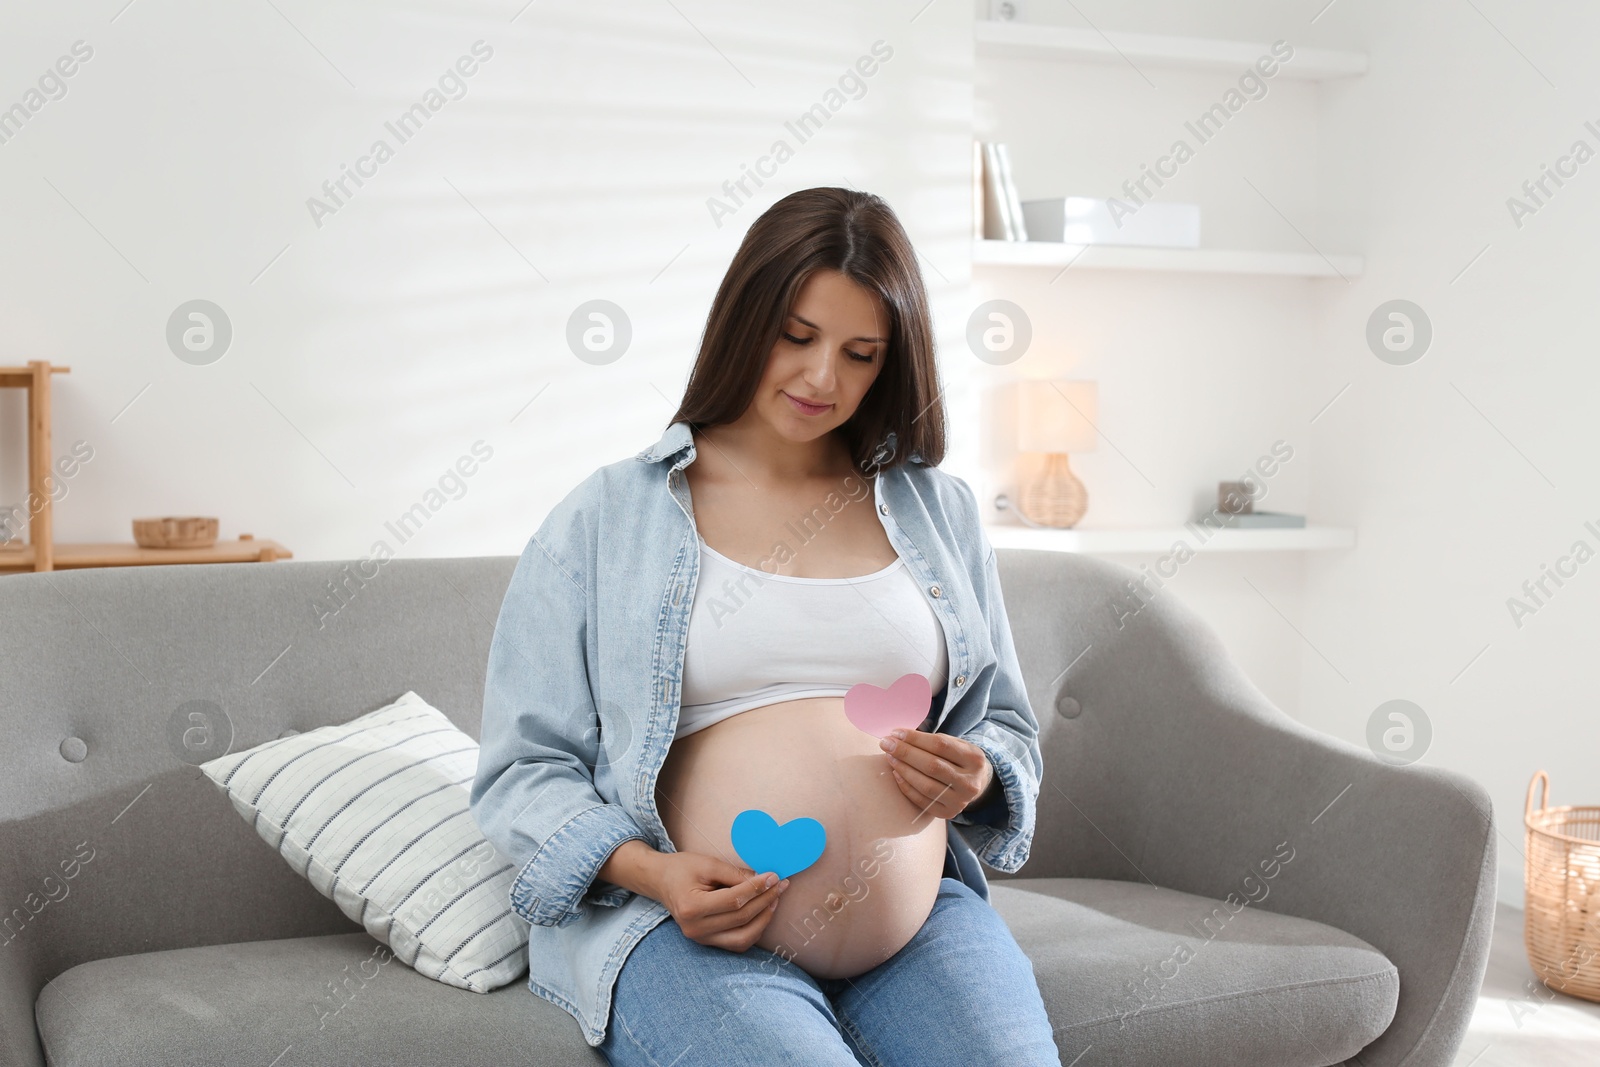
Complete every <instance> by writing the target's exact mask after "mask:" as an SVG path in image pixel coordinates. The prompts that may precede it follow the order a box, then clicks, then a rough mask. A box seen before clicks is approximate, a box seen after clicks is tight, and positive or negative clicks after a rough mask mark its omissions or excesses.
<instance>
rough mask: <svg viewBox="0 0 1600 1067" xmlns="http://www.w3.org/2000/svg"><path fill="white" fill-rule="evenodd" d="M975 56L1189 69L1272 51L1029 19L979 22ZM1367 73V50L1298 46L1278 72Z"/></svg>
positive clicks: (1240, 66)
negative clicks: (1030, 21) (1045, 23)
mask: <svg viewBox="0 0 1600 1067" xmlns="http://www.w3.org/2000/svg"><path fill="white" fill-rule="evenodd" d="M977 44H978V55H980V56H993V57H997V58H1011V57H1019V56H1020V57H1025V58H1029V59H1064V60H1079V61H1087V62H1091V63H1124V62H1131V63H1133V64H1134V65H1136V66H1138V65H1150V66H1160V67H1187V68H1189V69H1191V70H1226V71H1229V72H1231V73H1235V74H1237V73H1240V72H1242V71H1243V70H1244V69H1245V68H1246V67H1252V66H1254V65H1255V62H1256V60H1257V59H1259V58H1261V57H1262V56H1264V55H1270V54H1271V52H1272V46H1271V45H1270V44H1253V43H1250V42H1248V41H1218V40H1212V39H1210V38H1203V37H1168V36H1163V35H1157V34H1149V33H1104V34H1103V33H1101V32H1099V31H1098V30H1091V29H1078V28H1076V27H1072V26H1047V25H1040V24H1038V23H1027V22H997V21H994V20H991V19H979V20H978V22H977ZM1366 72H1367V54H1366V53H1365V52H1345V51H1334V50H1332V49H1327V48H1296V49H1295V50H1294V55H1293V57H1292V58H1290V60H1289V61H1288V62H1287V63H1282V64H1280V65H1279V67H1278V71H1277V74H1276V75H1275V76H1277V77H1284V78H1298V79H1302V80H1308V81H1325V80H1328V79H1331V78H1352V77H1358V76H1360V75H1362V74H1365V73H1366Z"/></svg>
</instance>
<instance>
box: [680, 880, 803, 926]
mask: <svg viewBox="0 0 1600 1067" xmlns="http://www.w3.org/2000/svg"><path fill="white" fill-rule="evenodd" d="M769 877H771V878H774V879H776V878H777V876H776V874H774V873H773V872H770V871H768V872H765V873H762V874H758V875H756V876H754V877H753V878H748V879H746V880H745V881H743V882H740V883H739V884H738V885H735V886H729V887H728V888H727V889H718V890H716V891H715V892H712V893H708V894H706V898H705V904H706V907H705V910H704V911H702V912H701V915H700V921H699V923H698V924H697V925H698V928H699V929H700V930H701V931H702V932H704V933H713V934H715V933H723V932H726V931H730V930H736V929H738V928H739V927H741V926H744V925H746V924H747V923H750V922H752V921H754V920H756V919H760V918H761V916H762V913H763V912H766V911H770V910H771V909H772V907H773V906H774V905H775V904H776V903H777V902H778V899H779V897H780V896H781V895H782V893H783V891H784V890H785V889H787V888H788V886H789V880H788V879H786V878H785V879H777V880H776V881H775V882H774V884H773V885H771V886H770V887H769V886H768V885H767V879H768V878H769Z"/></svg>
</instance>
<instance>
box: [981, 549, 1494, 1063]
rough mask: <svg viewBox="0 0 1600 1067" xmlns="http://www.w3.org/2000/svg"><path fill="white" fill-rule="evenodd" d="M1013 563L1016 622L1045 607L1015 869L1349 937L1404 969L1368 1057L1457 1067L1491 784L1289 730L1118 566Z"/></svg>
mask: <svg viewBox="0 0 1600 1067" xmlns="http://www.w3.org/2000/svg"><path fill="white" fill-rule="evenodd" d="M1005 555H1006V557H1007V558H1006V559H1005V560H1003V561H1002V567H1003V569H1004V572H1005V574H1006V576H1007V577H1008V578H1009V579H1010V581H1007V582H1006V588H1007V597H1008V600H1009V599H1010V598H1011V597H1012V596H1013V594H1012V592H1011V590H1012V589H1013V588H1015V589H1016V590H1017V593H1016V594H1015V596H1016V599H1017V600H1018V601H1019V606H1018V608H1017V609H1015V612H1014V617H1016V616H1027V615H1029V614H1030V613H1036V616H1037V617H1036V618H1035V619H1033V620H1031V621H1033V622H1034V623H1035V624H1034V625H1032V626H1030V627H1029V628H1028V629H1029V631H1030V632H1029V636H1028V639H1027V640H1026V641H1024V640H1023V639H1022V637H1021V635H1020V634H1019V647H1020V649H1021V652H1020V655H1021V656H1022V658H1023V664H1024V672H1025V674H1026V675H1027V676H1028V678H1029V679H1030V693H1029V696H1030V700H1031V701H1032V703H1033V705H1034V707H1036V708H1038V709H1040V710H1039V718H1040V727H1041V746H1042V748H1043V752H1044V777H1043V783H1042V786H1041V789H1040V796H1039V814H1038V828H1037V831H1036V836H1035V842H1034V849H1033V854H1032V856H1031V857H1030V859H1029V862H1028V863H1027V864H1026V865H1025V866H1024V867H1023V869H1022V870H1021V871H1020V872H1019V876H1020V877H1050V876H1056V877H1091V878H1115V879H1123V880H1130V881H1148V882H1151V883H1154V884H1155V885H1158V886H1163V887H1166V888H1171V889H1177V890H1182V891H1185V892H1189V893H1196V894H1200V895H1203V896H1208V897H1212V898H1215V899H1219V900H1225V899H1227V898H1228V897H1229V895H1230V894H1232V895H1234V896H1236V897H1242V898H1244V899H1246V900H1247V901H1249V903H1250V906H1254V907H1261V908H1264V909H1266V910H1269V911H1277V912H1282V913H1285V914H1290V915H1295V916H1299V917H1302V918H1307V919H1313V920H1316V921H1319V922H1323V923H1327V924H1328V925H1330V926H1334V927H1337V928H1339V929H1341V930H1344V931H1347V932H1348V933H1351V934H1354V935H1356V936H1357V937H1360V938H1362V939H1363V940H1365V941H1367V942H1369V943H1370V944H1371V945H1373V946H1374V947H1375V948H1377V949H1378V950H1379V951H1381V952H1383V953H1384V954H1385V955H1386V956H1387V957H1388V958H1389V960H1390V961H1391V962H1393V963H1394V964H1395V966H1396V968H1397V969H1398V970H1399V972H1400V997H1399V1004H1398V1007H1397V1009H1396V1014H1395V1018H1394V1021H1393V1022H1392V1023H1391V1024H1390V1026H1389V1028H1388V1029H1387V1030H1386V1031H1385V1032H1384V1034H1383V1035H1382V1036H1381V1037H1380V1038H1378V1039H1377V1040H1376V1041H1374V1042H1373V1043H1372V1044H1371V1045H1369V1046H1367V1048H1366V1049H1365V1050H1363V1051H1362V1053H1361V1062H1362V1064H1363V1065H1365V1067H1383V1065H1392V1064H1406V1065H1408V1067H1420V1065H1435V1064H1437V1065H1444V1064H1448V1063H1449V1062H1450V1060H1451V1058H1452V1056H1453V1054H1454V1052H1455V1050H1456V1048H1457V1047H1458V1046H1459V1045H1460V1043H1461V1040H1462V1038H1463V1037H1464V1036H1465V1032H1466V1026H1467V1023H1468V1021H1469V1019H1470V1016H1471V1013H1472V1009H1473V1006H1474V1004H1475V1002H1476V996H1477V991H1478V987H1479V985H1480V983H1481V981H1482V977H1483V972H1484V969H1485V967H1486V965H1487V959H1488V948H1489V937H1490V933H1491V930H1492V924H1493V915H1494V898H1495V881H1496V869H1495V854H1496V836H1497V831H1496V828H1495V825H1494V818H1493V808H1492V806H1491V804H1490V801H1489V798H1488V795H1487V794H1486V792H1485V791H1484V790H1483V788H1482V787H1481V786H1479V785H1478V784H1477V783H1476V782H1474V781H1472V780H1471V779H1468V778H1466V777H1465V776H1463V775H1460V774H1457V773H1454V772H1451V771H1447V770H1443V769H1440V768H1436V767H1430V766H1426V765H1419V764H1413V765H1411V766H1396V765H1393V764H1391V763H1389V762H1387V761H1385V760H1383V759H1380V758H1378V757H1377V756H1375V755H1374V754H1372V753H1371V752H1369V751H1368V750H1367V749H1366V748H1365V747H1361V746H1357V745H1353V744H1350V743H1347V742H1344V741H1341V740H1338V739H1336V738H1333V737H1330V736H1327V735H1324V734H1321V733H1319V732H1317V731H1315V730H1312V729H1310V728H1308V727H1306V726H1304V725H1301V724H1300V723H1298V722H1296V721H1295V720H1293V719H1291V718H1290V717H1289V716H1288V715H1286V714H1284V713H1283V712H1281V711H1279V710H1278V709H1277V708H1276V707H1274V706H1273V705H1272V703H1271V702H1270V701H1268V700H1267V699H1266V697H1265V696H1263V695H1262V694H1261V692H1260V691H1259V690H1257V689H1256V688H1255V686H1254V685H1253V684H1252V683H1251V682H1250V681H1249V679H1248V678H1247V677H1246V676H1245V675H1244V673H1243V672H1242V671H1241V670H1240V669H1239V668H1238V667H1237V665H1236V664H1234V663H1233V661H1232V660H1231V659H1230V658H1229V657H1228V654H1227V652H1226V650H1225V649H1224V647H1223V646H1222V644H1221V642H1220V641H1219V640H1218V638H1217V637H1216V635H1215V634H1214V633H1213V632H1212V630H1211V629H1210V628H1209V626H1208V625H1207V624H1205V623H1204V622H1203V621H1202V620H1201V619H1200V618H1199V616H1198V615H1196V614H1195V613H1194V612H1193V611H1192V610H1190V609H1188V608H1187V607H1185V606H1184V605H1183V604H1182V603H1181V602H1180V601H1179V599H1178V597H1177V595H1175V594H1174V592H1173V591H1172V590H1170V589H1167V590H1161V591H1159V592H1157V593H1156V594H1155V595H1154V596H1150V595H1149V592H1148V590H1146V591H1145V596H1144V597H1143V599H1142V600H1139V599H1130V597H1132V596H1133V594H1132V591H1131V590H1130V587H1129V585H1128V584H1126V583H1128V582H1129V581H1130V580H1131V579H1134V578H1136V577H1138V576H1137V575H1136V574H1135V572H1133V571H1130V570H1128V569H1126V568H1123V567H1120V566H1117V565H1115V564H1111V563H1108V562H1105V561H1101V560H1093V559H1089V558H1086V557H1081V556H1079V557H1062V556H1055V557H1054V558H1053V559H1051V558H1048V557H1050V556H1052V555H1053V554H1049V553H1041V552H1025V551H1015V552H1009V553H1005ZM1025 557H1034V558H1031V559H1029V558H1025ZM1003 580H1004V579H1003ZM1141 605H1142V606H1141ZM1130 607H1135V608H1137V610H1135V611H1131V612H1130V610H1129V608H1130ZM1039 618H1043V619H1045V620H1046V621H1044V622H1042V624H1041V623H1040V622H1039ZM1074 660H1076V662H1074ZM1068 664H1071V667H1070V669H1067V670H1064V668H1065V667H1067V665H1068ZM1313 669H1314V668H1313ZM1329 677H1330V678H1333V679H1334V680H1333V681H1332V682H1331V683H1330V684H1332V685H1337V686H1343V685H1344V684H1345V683H1343V682H1340V681H1338V680H1337V678H1335V677H1334V676H1333V675H1332V674H1330V675H1329ZM1034 680H1038V682H1039V683H1040V685H1041V687H1043V686H1049V687H1050V688H1049V689H1048V690H1047V691H1036V690H1034V689H1033V688H1032V683H1033V682H1034ZM1352 688H1353V687H1352ZM1351 696H1352V697H1353V698H1354V699H1359V697H1358V696H1357V695H1356V694H1355V693H1354V692H1352V694H1351ZM1358 712H1360V709H1358ZM1360 718H1361V720H1362V721H1363V722H1364V720H1365V714H1364V712H1360ZM1285 857H1288V858H1287V859H1286V858H1285Z"/></svg>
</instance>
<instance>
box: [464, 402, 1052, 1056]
mask: <svg viewBox="0 0 1600 1067" xmlns="http://www.w3.org/2000/svg"><path fill="white" fill-rule="evenodd" d="M893 448H894V435H893V434H890V435H889V438H888V439H887V440H886V441H885V443H884V445H883V446H880V448H879V451H878V453H877V456H876V457H875V458H876V459H877V461H878V462H879V463H881V462H884V461H885V459H886V457H887V456H888V455H891V454H892V450H893ZM694 458H695V444H694V441H693V438H692V437H691V435H690V430H689V424H688V423H686V422H675V423H673V424H672V425H671V426H670V427H669V428H668V429H667V431H666V432H665V433H664V434H663V435H662V437H661V440H659V441H658V442H656V443H655V444H654V445H653V446H651V447H650V448H648V449H645V450H644V451H642V452H640V453H638V454H637V455H635V456H632V457H630V458H628V459H625V460H619V461H617V462H615V463H611V464H607V465H606V466H603V467H601V468H599V469H598V470H596V471H595V472H594V473H593V474H591V475H590V476H589V477H588V478H586V479H585V480H584V481H583V482H582V483H580V484H579V485H578V486H577V487H576V488H575V489H573V490H572V492H571V493H569V494H568V495H567V496H566V498H565V499H563V500H562V501H561V502H560V503H559V504H557V505H556V506H555V508H553V509H552V510H551V512H550V514H549V515H548V516H547V517H546V518H545V520H544V522H543V524H542V525H540V527H539V529H538V531H537V532H536V533H535V534H534V535H533V537H532V538H530V539H529V541H528V544H527V546H526V547H525V548H524V549H523V551H522V555H521V557H520V559H519V560H518V562H517V566H516V570H515V571H514V573H513V574H512V577H511V584H510V586H509V587H508V588H507V589H506V594H505V599H504V601H503V602H502V603H501V606H500V617H499V622H498V624H497V626H496V628H495V633H494V638H493V640H492V642H491V644H490V649H489V664H488V675H487V678H486V681H485V686H484V697H483V727H482V738H481V741H482V747H481V749H480V751H479V756H478V773H477V778H476V780H475V781H474V782H473V785H472V794H471V805H472V815H473V818H474V819H475V820H476V821H477V823H478V825H479V826H480V827H481V828H482V830H483V833H484V835H485V836H486V837H487V838H488V839H489V841H490V842H491V843H492V844H493V845H494V846H495V847H496V848H497V849H499V850H500V852H501V853H502V854H503V855H504V856H505V857H506V858H507V859H509V860H510V861H511V862H512V863H513V864H515V866H516V867H517V869H518V872H519V873H518V874H517V877H516V880H515V882H514V883H513V886H512V890H511V904H512V907H513V908H514V909H515V910H516V912H517V913H518V914H519V915H521V916H522V917H523V918H524V919H526V920H527V921H528V922H529V923H530V924H532V925H531V928H530V931H529V939H528V964H529V967H528V969H529V977H528V987H529V988H530V989H532V990H533V992H535V993H537V994H538V995H539V996H541V997H544V998H545V999H546V1000H549V1001H551V1002H553V1003H555V1004H559V1005H560V1006H561V1007H563V1008H565V1009H566V1010H567V1011H568V1012H569V1013H571V1014H572V1016H573V1017H574V1018H576V1019H577V1020H578V1022H579V1024H580V1025H581V1026H582V1027H583V1032H584V1036H585V1038H586V1039H587V1040H588V1042H589V1044H590V1045H599V1044H600V1043H601V1042H602V1041H603V1040H604V1039H605V1034H606V1024H607V1020H608V1017H609V1015H610V1007H611V989H612V986H613V984H614V982H615V980H616V977H617V972H618V971H620V970H621V969H622V964H623V961H624V960H625V959H626V958H627V955H628V952H629V951H630V950H631V949H632V948H633V946H634V945H635V944H637V943H638V942H639V940H640V938H642V937H644V935H645V934H646V933H647V932H649V931H650V929H651V928H653V927H654V926H655V925H656V924H657V923H659V922H661V921H662V920H664V919H667V918H669V917H670V912H668V910H667V908H666V907H665V905H663V904H661V903H659V902H658V901H655V900H652V899H650V898H649V897H646V896H643V895H642V894H637V893H634V892H632V891H630V890H627V889H623V888H622V887H620V886H615V885H611V884H610V883H608V882H605V881H603V880H598V879H597V878H596V872H597V871H598V870H599V868H600V867H601V865H602V864H603V863H604V862H605V861H606V859H607V858H609V857H610V855H611V853H612V852H613V851H614V850H615V849H616V847H617V846H618V845H620V844H621V843H622V842H624V841H627V840H629V839H631V838H639V839H640V840H643V841H645V842H648V843H649V844H650V845H651V847H653V848H655V849H657V850H659V851H662V852H672V851H675V849H674V848H673V844H672V842H671V840H669V839H668V837H667V831H666V828H665V826H663V825H662V822H661V815H660V813H659V812H658V811H657V810H656V803H655V788H656V776H657V774H658V773H659V772H660V770H661V767H662V764H663V763H664V762H665V760H666V756H667V749H668V748H669V747H670V746H671V744H672V741H673V737H674V734H675V732H676V730H677V722H678V706H679V694H680V688H681V685H682V681H683V662H684V649H685V645H686V643H687V638H688V632H689V610H690V607H691V605H692V604H693V601H694V594H695V581H696V578H697V577H698V574H699V566H700V548H699V541H698V539H697V528H696V526H695V523H694V520H693V517H692V516H693V510H692V505H691V501H690V495H689V489H688V487H687V485H686V484H685V481H686V480H685V476H684V473H683V468H685V467H687V466H688V465H689V464H690V463H692V462H694ZM872 472H873V469H869V472H868V473H869V474H870V473H872ZM875 473H876V477H873V478H871V484H872V488H873V500H874V505H875V507H876V508H877V512H878V516H879V520H880V521H881V522H882V523H883V528H884V530H885V531H886V532H887V534H888V536H889V541H890V543H891V544H892V545H893V546H894V550H895V552H896V553H897V554H898V555H899V556H900V558H901V559H903V560H904V561H905V564H906V566H907V567H908V568H909V570H910V573H911V575H912V577H914V578H915V579H916V581H917V584H918V585H920V586H921V587H922V590H923V592H924V595H925V596H926V597H927V598H928V603H929V604H930V605H931V606H932V608H933V610H934V613H935V614H936V615H937V616H938V619H939V622H940V624H941V626H942V628H943V630H944V636H945V642H946V650H947V652H948V655H949V662H950V670H949V675H948V680H947V682H946V684H945V685H944V687H943V688H942V689H940V691H939V692H938V693H936V694H934V700H933V705H932V706H933V707H934V708H936V709H938V710H937V714H936V715H930V716H929V718H928V719H925V720H924V721H923V723H922V728H923V729H934V730H937V731H940V732H943V733H948V734H954V735H955V736H958V737H962V738H965V739H966V740H968V741H970V742H972V743H973V744H975V745H977V746H978V747H979V748H981V749H983V751H984V752H985V754H987V755H988V757H989V761H990V763H991V764H992V765H993V767H994V771H995V775H996V777H997V778H998V779H999V782H1000V787H1001V790H1002V792H1001V795H1000V797H999V798H998V799H997V800H996V801H994V802H992V803H991V804H990V805H988V806H987V807H986V808H984V809H982V810H974V811H970V812H966V813H963V814H961V815H958V816H956V817H955V818H954V819H953V820H951V821H950V822H949V823H948V824H947V834H948V848H947V850H946V854H945V870H944V874H946V875H948V876H950V877H954V878H958V879H960V880H961V881H962V882H964V883H966V884H967V885H968V886H970V887H971V888H972V889H973V890H974V891H975V892H977V893H978V894H979V895H980V896H982V897H983V898H984V899H985V900H987V899H988V896H989V891H988V883H987V881H986V879H985V878H984V874H983V869H982V867H981V866H980V865H979V863H978V860H979V859H981V860H982V861H983V862H984V863H987V864H989V865H990V866H992V867H994V868H995V869H996V870H1000V871H1006V872H1011V871H1015V870H1017V869H1018V868H1019V867H1021V866H1022V864H1023V862H1024V861H1025V860H1026V859H1027V858H1028V850H1029V848H1030V846H1031V844H1032V841H1033V828H1034V811H1035V802H1036V801H1037V799H1038V795H1039V780H1040V775H1041V773H1042V771H1043V759H1042V757H1041V755H1040V752H1039V743H1038V733H1039V726H1038V720H1037V719H1036V718H1035V717H1034V714H1033V710H1032V708H1030V707H1029V705H1028V695H1027V693H1026V691H1025V690H1024V688H1023V679H1022V672H1021V669H1020V668H1019V666H1018V664H1017V654H1016V650H1015V648H1014V647H1013V645H1012V639H1011V628H1010V624H1009V623H1008V622H1007V619H1006V612H1005V605H1004V602H1003V601H1002V599H1001V596H1000V582H999V577H998V575H997V572H996V569H995V556H994V550H993V548H992V547H991V546H990V545H989V542H988V539H987V537H985V536H984V532H983V528H982V526H981V524H980V519H979V512H978V504H977V500H976V498H975V497H974V496H973V493H972V489H971V487H970V486H968V485H967V483H966V482H965V481H964V480H962V479H961V478H958V477H956V476H954V475H951V474H947V473H946V472H944V471H942V470H940V469H939V468H938V467H934V466H929V465H927V464H925V463H923V462H922V459H921V456H920V455H919V454H917V453H915V452H913V453H912V454H911V455H910V456H909V457H908V458H907V461H906V462H905V463H903V464H899V465H897V466H893V467H887V468H881V467H880V468H875ZM842 484H844V485H846V486H847V487H849V488H848V489H847V492H845V493H842V494H839V495H838V496H837V497H830V498H829V500H828V502H827V503H826V504H825V505H822V506H823V507H824V510H825V512H831V513H836V512H837V511H838V510H839V509H840V508H842V507H845V506H849V505H850V504H851V503H852V502H859V501H860V500H861V499H863V498H865V496H866V491H867V479H866V478H865V477H862V476H860V475H856V476H855V477H854V478H853V479H851V480H850V481H848V482H845V483H842ZM856 506H859V503H857V504H856ZM826 517H827V515H826V514H825V515H824V518H826ZM930 720H931V723H932V725H931V726H930Z"/></svg>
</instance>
